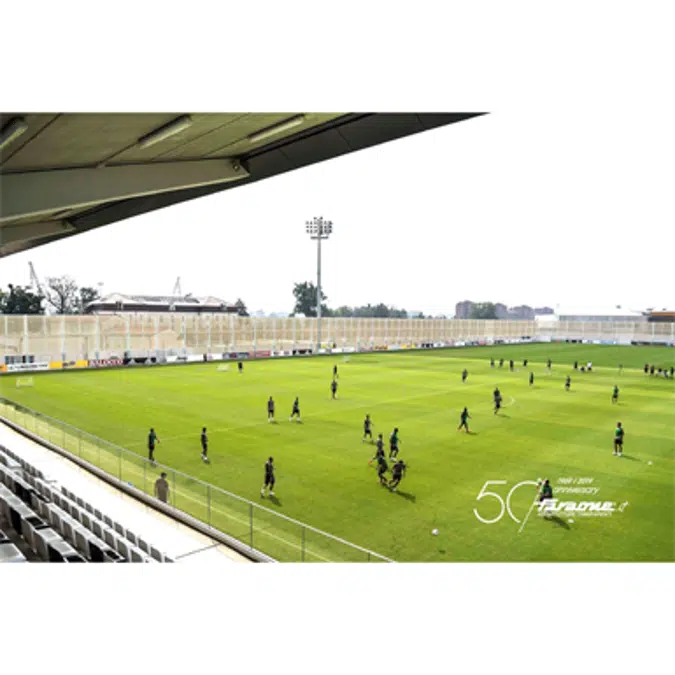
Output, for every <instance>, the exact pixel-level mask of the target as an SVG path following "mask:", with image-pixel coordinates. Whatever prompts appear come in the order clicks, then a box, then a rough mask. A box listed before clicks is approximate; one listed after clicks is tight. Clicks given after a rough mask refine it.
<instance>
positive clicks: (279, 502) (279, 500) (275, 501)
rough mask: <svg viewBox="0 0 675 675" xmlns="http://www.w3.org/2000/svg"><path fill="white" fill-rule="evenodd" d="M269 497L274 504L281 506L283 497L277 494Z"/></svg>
mask: <svg viewBox="0 0 675 675" xmlns="http://www.w3.org/2000/svg"><path fill="white" fill-rule="evenodd" d="M268 499H269V500H270V501H271V502H272V504H274V506H281V499H279V497H277V496H275V495H270V496H269V497H268Z"/></svg>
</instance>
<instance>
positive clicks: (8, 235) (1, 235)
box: [0, 220, 75, 247]
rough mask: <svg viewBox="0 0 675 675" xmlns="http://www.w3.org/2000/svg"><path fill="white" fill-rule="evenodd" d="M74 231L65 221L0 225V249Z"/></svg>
mask: <svg viewBox="0 0 675 675" xmlns="http://www.w3.org/2000/svg"><path fill="white" fill-rule="evenodd" d="M74 231H75V228H74V227H73V226H72V225H71V224H70V223H68V222H66V221H65V220H49V221H40V222H37V223H16V224H9V225H0V247H4V246H6V245H7V244H12V243H14V242H19V241H29V240H31V239H40V238H41V237H48V236H50V235H54V234H65V233H66V232H74Z"/></svg>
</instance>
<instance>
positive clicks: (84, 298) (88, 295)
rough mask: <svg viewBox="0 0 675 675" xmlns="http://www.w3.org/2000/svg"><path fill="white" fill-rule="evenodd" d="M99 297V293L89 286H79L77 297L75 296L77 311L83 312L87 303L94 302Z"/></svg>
mask: <svg viewBox="0 0 675 675" xmlns="http://www.w3.org/2000/svg"><path fill="white" fill-rule="evenodd" d="M100 297H101V294H100V293H99V292H98V291H97V290H96V289H95V288H91V287H89V286H83V287H82V288H80V292H79V297H78V298H77V313H78V314H84V313H85V312H86V311H87V305H89V304H90V303H92V302H95V301H96V300H98V299H99V298H100Z"/></svg>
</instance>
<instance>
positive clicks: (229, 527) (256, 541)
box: [0, 397, 394, 562]
mask: <svg viewBox="0 0 675 675" xmlns="http://www.w3.org/2000/svg"><path fill="white" fill-rule="evenodd" d="M2 417H4V418H5V419H6V420H8V421H10V422H12V423H14V424H15V425H16V426H18V427H20V428H22V429H25V430H26V431H28V432H30V433H32V434H35V436H37V437H39V438H42V439H44V440H46V441H49V442H50V443H52V444H53V445H56V446H58V447H59V448H61V449H62V450H64V451H65V452H66V453H69V454H71V455H73V456H75V457H78V458H79V459H81V460H84V461H85V462H88V463H89V464H92V465H93V466H95V467H97V468H99V469H101V470H103V471H105V472H106V473H108V474H110V475H111V476H114V477H115V478H117V479H119V480H120V481H123V482H124V483H128V484H129V485H131V486H133V487H134V488H136V489H138V490H141V491H142V492H144V493H146V494H147V495H149V496H151V497H153V498H154V485H155V481H156V479H157V478H158V477H159V475H160V474H161V473H163V472H164V473H166V474H167V481H168V482H169V486H170V487H169V504H170V506H172V507H173V508H175V509H176V510H177V511H182V512H183V513H185V514H188V515H190V516H192V517H193V518H196V519H197V520H199V521H201V522H202V523H204V524H205V525H207V526H208V527H210V528H212V529H214V530H218V531H219V532H222V533H224V534H227V535H228V536H230V537H233V538H234V539H237V540H238V541H239V542H241V543H242V544H244V545H245V546H246V547H248V548H249V549H250V550H256V551H260V552H262V553H264V554H265V555H267V556H269V557H270V558H273V559H274V560H277V561H279V562H394V561H393V560H390V559H389V558H385V557H384V556H382V555H379V554H378V553H375V552H374V551H369V550H368V549H366V548H362V547H361V546H357V545H356V544H351V543H349V542H348V541H345V540H343V539H340V538H339V537H335V536H333V535H331V534H328V533H327V532H322V531H321V530H318V529H316V528H314V527H311V526H310V525H306V524H305V523H301V522H300V521H298V520H294V519H293V518H289V517H288V516H284V515H282V514H280V513H276V512H275V511H272V510H271V509H268V508H266V507H264V506H260V505H259V504H256V503H254V502H252V501H250V500H248V499H244V498H243V497H239V496H238V495H235V494H233V493H231V492H227V491H226V490H223V489H221V488H219V487H216V486H215V485H210V484H208V483H204V482H203V481H200V480H198V479H197V478H193V477H192V476H188V475H187V474H184V473H181V472H180V471H176V470H175V469H172V468H170V467H167V466H163V465H162V464H159V463H154V464H153V463H151V462H150V461H149V460H148V459H146V458H145V457H142V456H141V455H138V454H136V453H134V452H131V451H130V450H127V449H125V448H122V447H120V446H118V445H115V444H113V443H110V442H109V441H106V440H104V439H102V438H98V437H96V436H93V435H92V434H89V433H87V432H86V431H82V430H81V429H78V428H76V427H73V426H71V425H69V424H66V423H65V422H61V421H60V420H57V419H54V418H53V417H49V416H47V415H44V414H42V413H40V412H37V411H35V410H31V409H30V408H27V407H25V406H23V405H20V404H18V403H15V402H13V401H10V400H9V399H6V398H3V397H0V418H2Z"/></svg>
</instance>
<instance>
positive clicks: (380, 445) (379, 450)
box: [368, 434, 384, 464]
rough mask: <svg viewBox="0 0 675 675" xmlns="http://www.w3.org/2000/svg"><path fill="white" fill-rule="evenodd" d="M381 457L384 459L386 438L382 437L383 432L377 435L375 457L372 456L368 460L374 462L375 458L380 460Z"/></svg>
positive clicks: (370, 462)
mask: <svg viewBox="0 0 675 675" xmlns="http://www.w3.org/2000/svg"><path fill="white" fill-rule="evenodd" d="M380 458H382V459H384V438H382V434H378V436H377V450H375V457H371V458H370V459H369V460H368V464H372V463H373V462H374V461H375V460H377V461H378V462H379V461H380Z"/></svg>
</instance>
